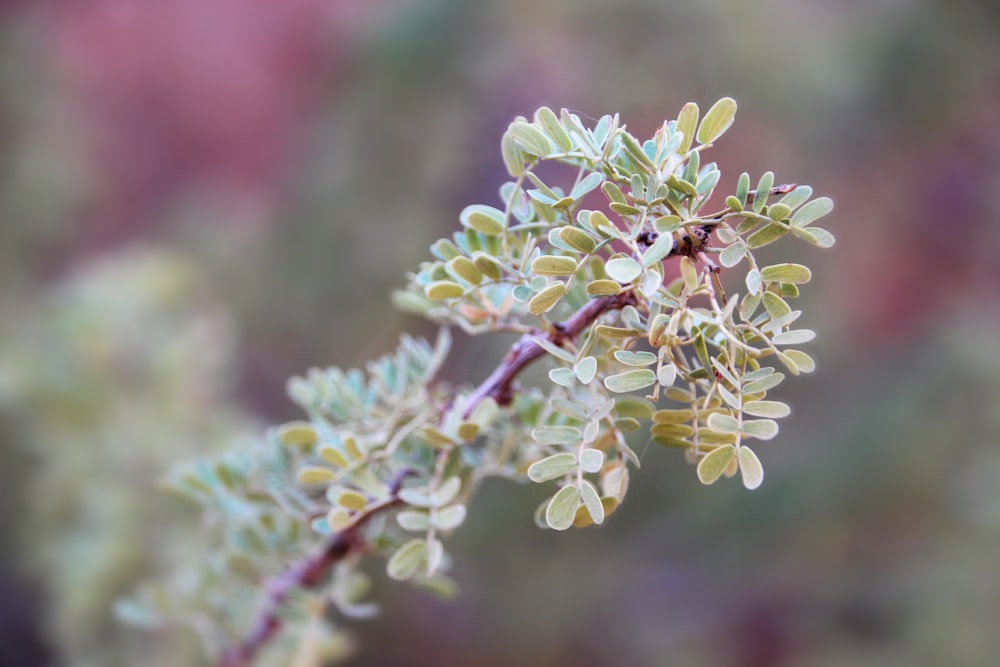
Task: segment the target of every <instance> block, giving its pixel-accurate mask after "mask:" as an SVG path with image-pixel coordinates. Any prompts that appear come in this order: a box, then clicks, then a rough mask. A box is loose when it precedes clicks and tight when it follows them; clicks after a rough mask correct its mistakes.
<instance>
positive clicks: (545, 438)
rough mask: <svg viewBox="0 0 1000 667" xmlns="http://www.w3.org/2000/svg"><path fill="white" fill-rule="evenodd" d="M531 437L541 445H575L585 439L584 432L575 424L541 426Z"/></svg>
mask: <svg viewBox="0 0 1000 667" xmlns="http://www.w3.org/2000/svg"><path fill="white" fill-rule="evenodd" d="M531 437H532V438H533V439H534V441H535V442H537V443H538V444H540V445H574V444H576V443H578V442H580V441H581V440H582V439H583V433H581V432H580V429H578V428H577V427H575V426H539V427H538V428H536V429H534V430H533V431H532V432H531Z"/></svg>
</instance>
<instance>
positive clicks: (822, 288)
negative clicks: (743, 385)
mask: <svg viewBox="0 0 1000 667" xmlns="http://www.w3.org/2000/svg"><path fill="white" fill-rule="evenodd" d="M998 8H1000V5H998V4H997V3H995V2H991V1H989V0H980V1H975V0H957V1H956V0H952V1H950V2H945V1H944V0H870V1H868V2H834V1H832V0H825V1H824V0H805V1H799V2H791V1H788V0H764V1H763V2H760V3H745V2H739V1H738V0H696V1H695V0H685V1H682V2H672V3H666V2H656V1H654V0H619V1H616V2H608V1H606V0H604V1H597V0H588V1H584V2H570V1H569V0H531V1H530V2H526V1H523V0H514V1H510V2H499V1H495V0H490V1H484V2H476V3H470V2H464V1H462V0H369V1H368V2H363V3H362V2H352V1H350V0H286V1H284V2H271V3H263V2H261V3H246V2H241V1H240V0H173V1H172V2H169V3H149V2H135V0H76V1H75V2H28V1H27V0H24V1H20V2H19V1H17V0H8V1H7V2H3V3H0V148H2V149H0V305H2V316H0V506H2V507H3V511H2V512H0V665H3V666H4V667H7V666H8V665H12V666H13V665H17V666H19V667H21V666H26V665H43V666H49V665H52V666H56V665H94V666H98V665H100V666H105V665H135V664H150V665H188V664H191V665H194V664H198V663H197V662H196V658H194V657H190V655H189V654H187V653H184V652H183V651H182V648H181V644H170V643H167V644H164V643H162V642H159V643H158V642H157V641H156V639H155V638H154V637H151V636H148V635H144V634H143V633H141V632H136V631H134V630H131V629H127V628H123V627H121V626H120V625H118V624H117V623H116V622H115V621H114V619H113V618H112V617H111V613H110V604H111V602H112V601H113V600H114V599H115V598H117V597H118V596H120V595H122V594H123V593H127V592H128V591H129V590H131V589H132V587H133V586H134V585H135V584H136V582H137V581H139V580H141V579H143V578H147V577H150V576H156V575H157V574H160V573H163V572H166V571H168V570H169V569H171V568H172V567H173V566H174V565H176V563H178V562H179V561H180V560H182V559H183V557H184V554H185V553H188V552H189V551H194V552H197V549H196V548H195V546H193V545H198V544H199V543H201V542H203V541H204V540H206V539H207V536H206V535H205V534H204V533H202V532H200V531H199V527H198V525H197V523H196V518H195V516H194V513H193V510H194V508H193V507H192V506H189V505H187V504H185V503H184V502H183V501H181V500H178V499H173V498H171V497H169V496H167V495H165V494H162V493H160V492H159V491H157V490H156V487H157V483H158V480H160V479H161V478H162V476H163V474H164V471H165V470H166V468H167V467H168V466H169V464H170V463H171V462H173V461H177V460H180V459H183V458H184V457H190V456H196V455H199V454H204V453H210V452H213V451H218V450H220V449H224V448H226V447H229V446H231V445H232V444H233V443H234V442H239V441H241V439H242V438H246V437H248V436H250V435H252V434H253V433H255V432H258V431H259V430H260V429H261V428H263V426H264V425H266V424H269V423H273V422H276V421H280V420H287V419H291V418H295V417H297V416H298V415H297V414H296V412H295V410H294V409H293V407H292V406H291V404H290V403H289V402H288V401H287V399H286V398H285V396H284V383H285V379H286V378H287V377H288V376H290V375H292V374H296V373H301V372H302V371H303V370H305V369H306V368H307V367H309V366H312V365H344V366H351V365H362V364H363V363H364V362H365V361H366V360H367V359H369V358H371V357H374V356H376V355H378V354H381V353H384V352H386V351H388V350H390V349H392V348H393V346H394V345H395V341H396V338H397V336H398V334H399V333H400V332H402V331H411V332H415V333H419V334H424V335H429V334H431V333H432V330H431V329H430V328H429V327H428V326H427V325H426V324H425V323H423V322H421V321H418V320H415V319H411V318H408V317H406V316H403V315H401V314H399V313H398V312H396V311H394V310H393V309H392V308H391V306H390V302H389V294H390V292H391V290H392V289H393V288H396V287H400V286H402V285H404V284H405V273H406V272H407V271H409V270H411V269H414V268H416V266H417V264H418V263H419V262H420V261H421V260H422V259H424V258H426V257H427V255H428V252H427V248H428V246H429V244H430V243H432V242H433V241H434V240H436V239H437V238H439V237H440V236H442V235H445V234H450V232H451V230H453V229H454V228H455V227H456V226H457V224H458V220H457V216H458V212H459V211H460V210H461V208H462V207H463V206H464V205H465V204H467V203H472V202H482V203H495V200H496V196H497V195H496V189H497V187H498V186H499V185H500V183H501V182H502V181H503V180H504V178H505V173H504V171H503V165H502V162H501V159H500V155H499V151H498V145H499V143H498V142H499V138H500V135H501V133H502V131H503V130H504V129H505V127H506V125H507V123H508V122H509V121H510V120H511V119H512V118H513V116H515V115H517V114H524V115H530V114H531V113H532V112H533V111H534V109H535V108H536V107H538V106H539V105H542V104H546V105H549V106H551V107H553V108H555V109H558V108H560V107H568V108H570V109H573V110H576V111H578V112H579V113H581V114H586V115H589V116H593V117H599V116H600V115H601V114H603V113H614V112H620V113H621V114H622V119H623V121H624V122H626V123H627V124H628V126H629V128H630V129H631V130H632V131H633V132H634V133H636V134H638V135H649V134H651V133H652V132H653V130H654V129H655V128H656V127H657V126H658V125H659V124H660V123H661V122H662V120H663V119H664V118H673V117H675V116H676V113H677V111H678V110H679V109H680V107H681V105H682V104H683V103H685V102H687V101H689V100H693V101H696V102H698V103H699V104H700V105H701V107H702V109H703V110H704V109H707V108H708V106H709V105H710V104H711V103H712V102H714V101H715V100H716V99H718V98H719V97H722V96H724V95H731V96H733V97H735V98H736V99H737V100H739V103H740V111H739V114H738V116H737V122H736V124H735V125H734V126H733V128H732V129H731V130H730V131H729V133H728V134H727V135H726V137H725V138H724V140H723V141H722V142H721V145H720V146H719V147H718V148H717V149H716V150H714V151H713V152H712V154H711V155H712V158H713V159H715V160H717V161H718V162H719V164H720V167H721V168H722V171H723V181H722V189H723V190H725V189H731V188H732V186H733V185H734V184H735V181H736V178H737V176H738V175H739V173H740V172H741V171H744V170H746V171H749V172H751V174H752V175H753V177H754V178H756V177H757V176H759V174H760V173H761V172H763V171H765V170H768V169H771V170H774V171H775V173H776V177H777V182H779V183H780V182H787V181H796V182H799V183H809V184H811V185H813V186H814V188H815V190H816V192H817V194H818V195H829V196H832V197H833V198H834V199H835V201H836V203H837V209H836V210H835V212H834V214H833V215H832V216H831V218H830V219H828V221H827V223H826V224H824V226H825V227H828V228H830V229H831V230H832V231H833V232H834V233H835V234H836V235H837V237H838V244H837V246H836V247H835V248H834V249H833V250H831V251H819V250H816V249H814V248H812V247H810V246H807V245H805V244H802V243H799V244H797V245H796V244H795V242H794V241H789V242H786V243H782V244H778V246H779V247H778V249H777V250H776V253H780V254H782V255H783V256H787V253H788V252H792V253H798V254H799V256H800V257H802V261H804V262H805V263H807V264H809V265H811V266H812V267H813V269H814V280H813V282H812V283H811V284H810V285H809V286H807V287H806V288H805V289H804V294H803V297H802V299H801V300H800V305H801V306H802V307H803V309H804V310H805V312H806V315H805V317H804V321H805V325H806V326H809V327H811V328H815V329H817V330H818V331H819V332H820V338H819V339H818V341H817V342H815V343H813V344H811V345H810V346H809V348H808V351H809V352H810V353H811V354H813V355H814V356H815V357H816V358H817V360H818V363H819V372H818V373H817V374H815V375H812V376H807V377H804V378H800V379H798V380H796V381H795V382H789V383H786V385H784V386H783V389H784V390H785V391H784V397H785V398H787V399H789V400H790V402H791V403H792V404H793V409H794V413H793V416H792V417H791V418H790V419H789V420H788V421H787V424H786V425H785V426H784V428H783V430H782V435H781V436H780V437H779V438H778V439H777V440H776V441H774V442H772V443H769V444H768V446H767V447H766V448H764V449H761V450H759V451H760V455H761V458H762V459H763V461H764V464H765V468H766V470H767V479H766V482H765V484H764V486H763V487H762V488H761V489H760V490H758V491H755V492H753V493H748V492H746V491H744V490H743V489H742V487H741V486H740V485H739V483H738V482H732V483H724V484H720V485H717V486H715V487H712V488H704V487H702V486H701V485H700V484H699V483H698V482H697V480H696V478H695V475H694V471H693V469H692V468H690V467H689V466H687V465H685V464H683V462H682V459H681V457H680V455H679V454H678V453H676V452H674V451H673V450H666V449H660V448H655V447H654V448H650V449H649V450H648V451H645V453H644V455H643V467H642V469H641V470H640V471H638V472H637V474H636V475H635V476H634V477H633V482H632V493H631V494H630V497H629V500H628V502H627V503H626V504H625V505H624V507H623V508H622V509H621V510H620V511H618V512H617V513H616V514H615V516H614V520H613V521H611V522H610V523H609V524H607V525H605V526H604V527H602V528H599V529H588V530H586V531H576V532H572V533H570V534H568V535H555V534H553V533H551V532H542V531H539V530H537V529H536V528H535V527H534V525H533V523H532V520H531V513H532V510H533V508H534V507H535V504H536V503H537V502H539V501H540V500H541V495H540V494H542V493H543V490H542V489H527V488H515V487H514V486H512V485H510V484H507V483H500V482H496V483H493V484H488V485H487V486H486V487H485V488H484V490H483V492H482V493H481V494H480V496H479V497H478V498H477V500H476V502H475V504H474V505H473V507H472V511H473V513H474V518H475V520H473V521H469V522H468V523H467V525H466V526H464V527H463V528H462V529H461V530H460V531H459V532H458V533H457V534H456V536H455V537H454V539H453V541H452V547H451V549H452V550H453V552H454V554H455V556H456V561H457V567H456V570H455V575H456V578H457V579H458V581H459V582H460V584H461V586H462V595H461V597H460V598H458V599H457V600H456V601H453V602H451V603H443V602H437V601H434V600H431V599H429V598H428V597H426V596H425V595H423V594H421V593H419V592H416V591H412V590H410V589H408V588H406V587H404V586H400V585H387V584H383V585H380V586H379V587H378V588H379V590H378V591H377V595H376V597H377V598H378V599H379V600H380V601H381V602H382V603H383V607H384V610H385V611H384V613H383V614H382V616H381V617H379V618H377V619H375V620H373V621H367V622H349V623H348V625H349V627H351V628H352V630H353V631H355V632H356V633H357V635H358V640H359V641H358V649H357V652H356V653H355V656H354V657H353V658H352V659H351V661H350V663H349V664H352V665H359V666H362V665H364V666H367V665H400V666H401V665H416V664H431V663H433V664H436V665H439V666H448V665H455V666H458V665H471V664H475V665H484V666H490V665H496V666H500V665H509V664H520V665H531V666H538V667H542V666H551V667H556V666H562V665H579V666H584V667H587V666H595V667H601V666H605V665H607V666H611V665H697V666H707V667H714V666H716V665H718V666H736V667H763V666H779V667H780V666H785V665H807V666H833V665H851V666H852V667H864V666H866V665H879V666H886V665H890V666H891V665H908V666H909V665H915V664H916V665H923V664H926V665H957V666H965V665H969V666H973V665H974V666H978V665H994V664H996V659H997V658H996V656H997V655H1000V633H998V632H997V628H1000V576H998V571H997V563H1000V349H998V341H1000V290H998V288H1000V225H998V223H1000V9H998ZM720 192H721V190H720ZM506 344H507V341H504V340H500V341H497V340H493V341H490V340H487V339H478V340H472V341H470V340H468V339H466V338H464V337H460V338H459V341H458V349H457V351H456V353H455V355H454V357H453V358H452V361H451V363H450V366H449V369H448V374H449V376H450V377H452V378H460V379H467V380H469V381H478V380H479V379H481V377H483V376H484V375H485V374H486V373H487V372H488V370H489V369H490V368H491V367H492V365H493V364H495V363H496V361H497V360H499V359H500V357H501V356H502V354H503V352H504V350H505V346H506ZM780 394H781V392H780V391H779V395H780ZM640 451H642V450H640ZM182 656H186V657H182ZM140 657H141V659H140Z"/></svg>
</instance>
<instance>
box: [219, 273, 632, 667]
mask: <svg viewBox="0 0 1000 667" xmlns="http://www.w3.org/2000/svg"><path fill="white" fill-rule="evenodd" d="M635 302H636V298H635V294H634V293H633V292H631V291H625V292H622V293H621V294H615V295H611V296H604V297H600V298H598V299H594V300H593V301H590V302H589V303H587V305H585V306H584V307H583V308H581V309H580V310H578V311H577V312H576V313H574V314H573V316H572V317H570V318H569V319H567V320H566V321H564V322H557V323H555V324H553V325H552V327H551V329H550V330H549V332H548V333H547V334H543V333H542V332H540V331H534V332H532V333H527V334H524V335H523V336H521V339H520V340H519V341H518V342H517V343H515V344H514V346H513V347H511V350H510V352H509V353H508V354H507V356H506V357H505V358H504V360H503V362H501V364H500V365H499V366H498V367H497V369H496V370H495V371H493V373H492V374H491V375H490V376H489V377H488V378H486V380H485V381H484V382H483V383H482V384H481V385H479V387H478V388H477V389H476V390H475V391H474V392H473V394H472V396H471V397H470V398H469V401H468V403H467V404H466V413H468V412H471V411H472V409H473V408H474V407H475V406H476V405H477V404H478V403H479V402H480V401H481V400H483V399H484V398H486V397H487V396H492V397H493V398H495V399H496V401H497V403H499V404H501V405H507V404H509V403H510V402H511V400H513V388H512V384H513V382H514V379H515V378H516V377H517V375H518V374H519V373H520V372H521V371H522V370H524V368H525V367H526V366H528V365H529V364H531V362H533V361H535V360H536V359H538V358H539V357H540V356H542V355H543V354H544V353H545V350H544V349H542V347H541V346H540V345H539V344H538V343H537V342H536V339H537V338H538V337H540V336H544V337H546V338H547V339H548V340H549V341H550V342H552V343H553V344H554V345H559V346H562V345H565V344H566V343H567V342H570V341H573V340H576V337H577V336H578V335H579V334H580V332H581V331H583V330H584V329H585V328H587V326H589V325H590V324H591V323H593V322H594V320H596V319H597V318H598V317H600V316H601V315H603V314H604V313H606V312H608V311H610V310H615V309H618V308H623V307H625V306H626V305H628V304H634V303H635ZM402 483H403V477H400V478H399V479H398V480H396V482H394V483H393V485H392V487H391V495H390V496H389V497H388V498H386V499H385V500H384V501H382V503H380V504H377V505H373V506H372V507H371V508H369V509H368V510H367V511H365V513H364V514H363V515H361V516H359V517H358V518H357V519H355V521H354V523H353V524H351V525H350V526H349V527H347V528H345V529H344V530H342V531H340V532H339V533H337V534H335V535H331V536H330V537H329V538H328V539H327V540H326V542H324V543H323V545H322V546H321V548H320V549H319V550H317V551H316V552H315V553H313V554H311V555H309V556H307V557H306V558H304V559H302V560H301V561H299V562H298V563H295V564H294V565H293V566H292V567H291V568H289V569H288V570H286V571H285V572H284V573H282V574H280V575H278V576H277V577H274V578H273V579H271V580H270V581H268V582H267V585H266V590H267V599H266V600H265V601H264V606H263V608H262V609H261V611H260V613H259V614H258V616H257V619H256V621H254V623H253V625H252V626H251V628H250V630H249V631H248V632H247V634H246V635H245V636H244V637H243V639H242V640H241V641H240V642H239V643H238V644H236V645H234V646H231V647H230V648H229V649H227V650H226V651H225V652H223V654H222V657H221V659H220V660H219V667H249V665H251V664H252V663H253V660H254V657H255V656H256V655H257V653H258V652H259V651H260V650H261V649H262V648H263V647H264V645H265V644H267V642H268V641H270V640H271V639H273V638H274V636H275V635H276V634H277V633H278V632H279V631H280V630H281V626H282V621H281V618H280V615H279V612H280V611H281V607H282V605H284V604H285V601H286V600H287V599H288V596H289V595H290V594H291V592H292V591H293V590H295V589H297V588H311V587H313V586H316V585H318V584H319V583H320V582H321V581H322V580H323V578H324V577H325V576H326V575H327V574H328V573H329V571H330V569H331V568H333V566H334V565H336V564H337V563H339V562H340V561H342V560H343V559H345V558H347V557H348V556H349V555H350V554H351V553H354V552H356V551H359V550H360V549H362V548H363V547H364V542H363V541H362V536H361V529H362V528H363V527H364V525H365V524H366V523H368V521H369V520H371V519H372V517H374V516H375V515H377V514H381V513H382V512H385V511H387V510H389V509H392V508H395V507H398V506H399V505H401V504H403V503H402V501H401V500H400V499H399V497H398V496H397V493H398V491H399V489H400V487H401V486H402Z"/></svg>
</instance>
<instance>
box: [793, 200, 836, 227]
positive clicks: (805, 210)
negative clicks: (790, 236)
mask: <svg viewBox="0 0 1000 667" xmlns="http://www.w3.org/2000/svg"><path fill="white" fill-rule="evenodd" d="M832 210H833V200H832V199H830V198H829V197H818V198H816V199H813V200H812V201H811V202H809V203H808V204H806V205H805V206H803V207H802V208H800V209H799V210H798V211H796V212H795V215H793V216H792V220H791V222H792V224H793V225H795V226H796V227H805V226H806V225H808V224H809V223H811V222H815V221H816V220H819V219H820V218H822V217H823V216H824V215H826V214H827V213H829V212H830V211H832Z"/></svg>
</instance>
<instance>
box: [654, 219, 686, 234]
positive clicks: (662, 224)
mask: <svg viewBox="0 0 1000 667" xmlns="http://www.w3.org/2000/svg"><path fill="white" fill-rule="evenodd" d="M682 222H683V220H681V219H680V216H676V215H661V216H660V217H658V218H657V219H656V220H653V229H655V230H656V232H657V233H658V234H670V233H671V232H676V231H677V230H678V229H680V228H681V223H682Z"/></svg>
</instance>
